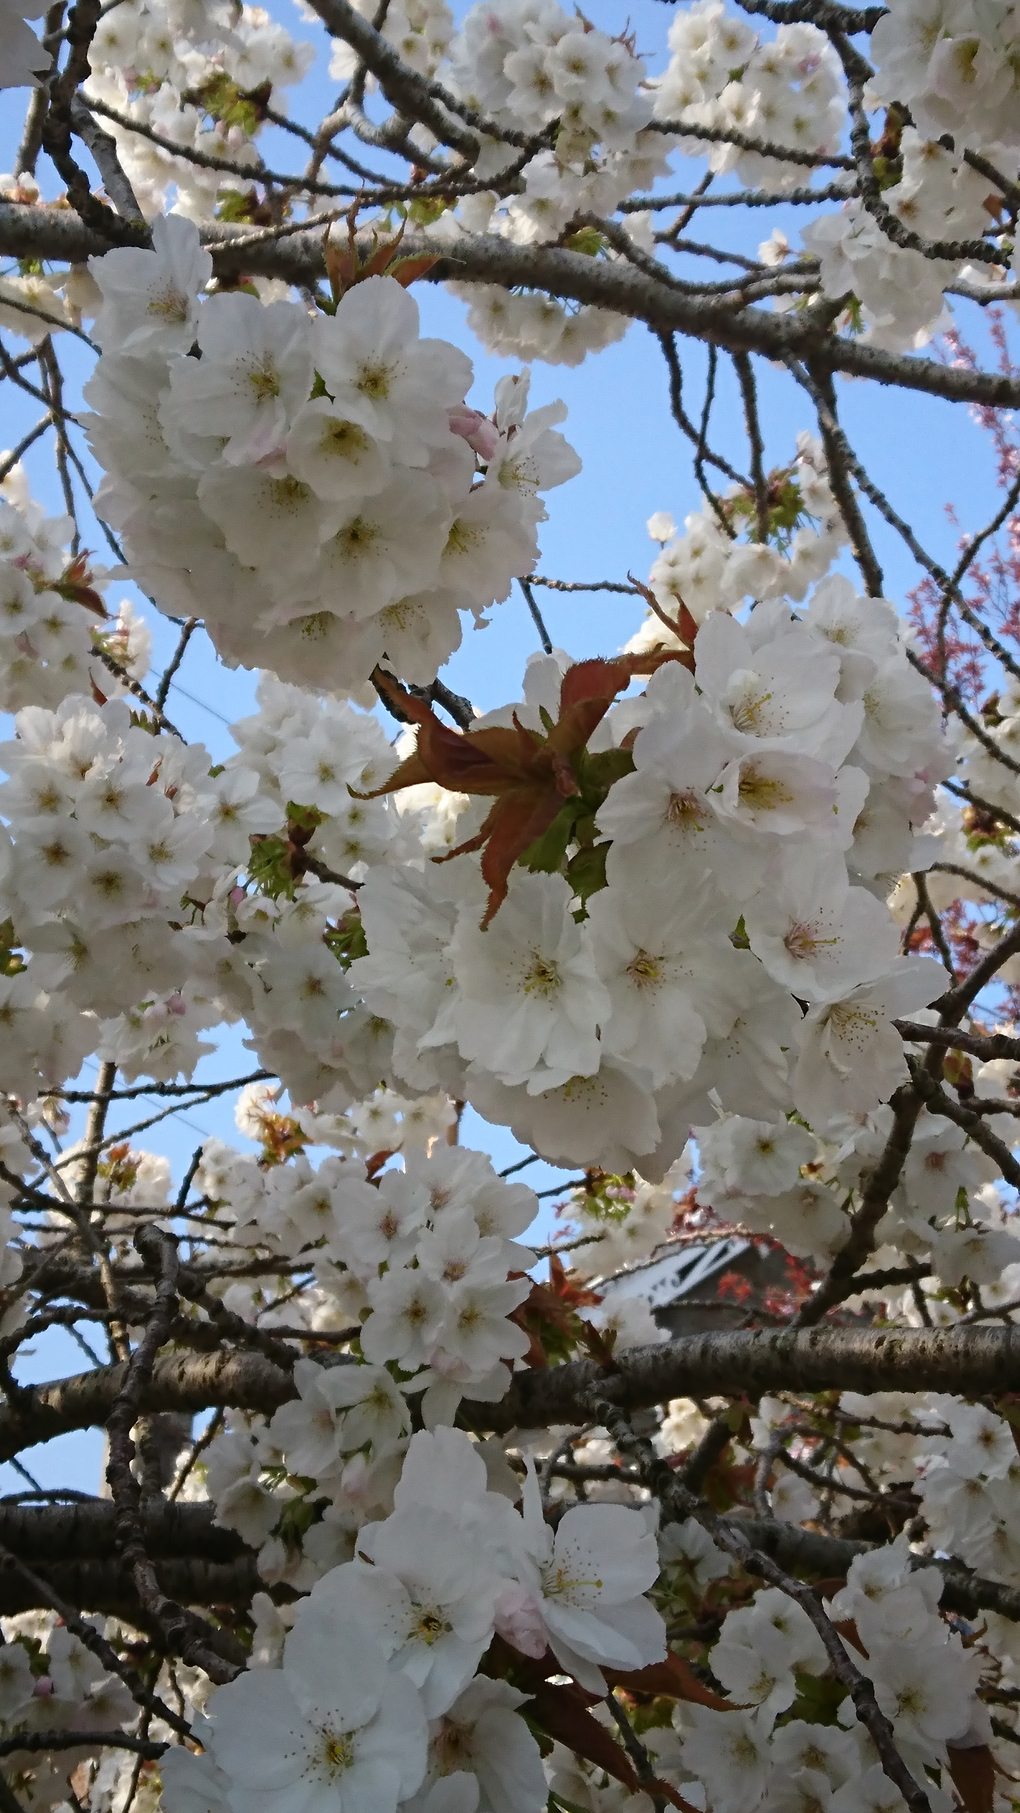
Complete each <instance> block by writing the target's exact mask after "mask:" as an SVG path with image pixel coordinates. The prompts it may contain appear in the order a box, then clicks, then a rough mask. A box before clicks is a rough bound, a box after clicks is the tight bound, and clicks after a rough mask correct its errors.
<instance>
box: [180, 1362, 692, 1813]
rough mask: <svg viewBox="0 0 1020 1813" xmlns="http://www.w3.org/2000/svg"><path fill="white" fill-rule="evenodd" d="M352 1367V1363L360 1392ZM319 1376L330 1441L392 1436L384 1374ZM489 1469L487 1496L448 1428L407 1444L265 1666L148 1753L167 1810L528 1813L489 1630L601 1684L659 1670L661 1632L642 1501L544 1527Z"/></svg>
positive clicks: (519, 1696)
mask: <svg viewBox="0 0 1020 1813" xmlns="http://www.w3.org/2000/svg"><path fill="white" fill-rule="evenodd" d="M337 1371H339V1375H340V1376H339V1377H338V1376H337ZM352 1371H353V1381H352V1380H351V1378H350V1376H348V1379H347V1381H346V1383H347V1385H348V1386H349V1387H350V1388H349V1389H345V1388H342V1387H343V1385H344V1373H347V1374H348V1375H350V1373H351V1372H352ZM359 1372H362V1373H365V1372H369V1373H370V1377H369V1378H368V1379H367V1380H365V1382H364V1385H362V1386H359V1384H358V1373H359ZM327 1384H328V1386H329V1398H330V1401H333V1400H335V1410H336V1414H337V1421H338V1423H342V1424H345V1425H346V1428H347V1434H346V1436H341V1440H342V1441H343V1440H346V1441H347V1442H349V1443H350V1444H351V1445H352V1446H353V1445H355V1444H357V1445H358V1446H359V1447H361V1446H365V1445H367V1444H368V1443H369V1442H371V1441H373V1440H374V1439H376V1438H377V1436H378V1434H379V1433H381V1432H383V1431H385V1430H386V1429H387V1426H389V1427H390V1428H399V1427H400V1424H399V1421H398V1418H399V1410H395V1408H394V1404H393V1390H392V1386H391V1384H390V1381H389V1375H388V1374H387V1373H385V1372H382V1373H381V1374H379V1373H377V1371H376V1369H375V1368H372V1369H367V1368H355V1369H346V1368H342V1369H337V1370H335V1371H334V1372H333V1373H330V1374H327ZM369 1388H371V1390H374V1397H373V1396H372V1395H370V1389H369ZM345 1406H348V1407H346V1408H345ZM281 1415H282V1413H281ZM323 1420H324V1419H323V1417H322V1413H321V1412H320V1422H322V1421H323ZM270 1433H271V1434H272V1433H273V1431H272V1430H271V1432H270ZM503 1468H504V1474H505V1477H501V1476H499V1475H498V1474H497V1484H496V1487H495V1489H492V1488H491V1487H490V1482H489V1479H488V1475H487V1471H486V1466H485V1462H484V1460H483V1457H482V1454H481V1453H480V1451H479V1449H478V1448H477V1446H476V1445H475V1444H474V1443H473V1442H472V1441H471V1439H470V1438H469V1437H468V1436H467V1435H465V1434H464V1433H463V1432H461V1431H459V1430H456V1429H452V1428H448V1427H442V1428H439V1429H436V1430H435V1431H433V1432H432V1433H428V1432H424V1431H423V1432H419V1433H418V1434H417V1435H415V1436H413V1437H412V1439H411V1441H410V1444H409V1445H408V1446H407V1448H406V1453H405V1455H404V1458H403V1462H402V1465H401V1466H400V1469H399V1475H398V1477H396V1478H395V1480H394V1481H393V1483H392V1484H391V1485H390V1488H389V1494H390V1499H391V1504H392V1508H391V1510H390V1511H389V1513H388V1515H386V1516H384V1517H383V1518H382V1519H381V1520H376V1521H373V1522H371V1523H367V1524H365V1525H363V1527H362V1528H361V1530H360V1532H359V1533H358V1535H357V1538H356V1540H355V1543H354V1553H353V1557H352V1559H351V1560H349V1561H345V1562H342V1563H341V1564H340V1565H339V1566H337V1567H334V1568H331V1569H330V1570H329V1571H328V1572H326V1573H325V1574H323V1575H322V1577H321V1578H320V1579H319V1580H318V1581H317V1582H316V1584H315V1585H314V1586H313V1587H312V1590H311V1592H310V1593H309V1594H308V1596H307V1598H304V1599H302V1600H301V1601H300V1603H299V1605H298V1607H297V1609H296V1615H295V1616H294V1619H293V1623H292V1625H291V1628H290V1630H289V1631H287V1632H286V1634H284V1631H283V1628H282V1626H281V1625H280V1624H279V1623H278V1624H277V1630H278V1633H279V1634H278V1636H277V1642H276V1646H275V1653H271V1655H270V1656H268V1657H267V1658H266V1661H265V1663H264V1664H263V1666H261V1667H258V1668H250V1669H249V1670H248V1671H247V1672H245V1673H244V1674H242V1675H241V1676H239V1678H238V1679H237V1680H236V1681H234V1682H232V1683H231V1684H230V1685H229V1686H227V1687H223V1688H221V1689H220V1690H219V1691H218V1692H217V1693H216V1694H215V1695H214V1696H213V1697H212V1699H211V1700H210V1701H209V1703H208V1706H207V1724H206V1725H205V1726H204V1728H203V1742H204V1744H205V1746H206V1747H205V1749H204V1753H203V1755H202V1756H201V1757H196V1756H194V1755H193V1754H191V1753H190V1752H188V1751H186V1750H184V1749H178V1750H175V1751H174V1752H173V1753H172V1755H171V1757H170V1758H169V1759H167V1761H165V1762H164V1765H163V1781H164V1788H163V1804H164V1806H165V1807H166V1808H167V1809H168V1813H187V1810H189V1809H191V1808H192V1807H194V1806H195V1804H196V1802H197V1801H198V1800H199V1799H201V1802H202V1804H203V1805H204V1806H205V1807H206V1808H207V1809H209V1810H210V1813H220V1810H221V1809H222V1810H223V1813H227V1810H228V1809H230V1810H232V1813H236V1810H237V1809H240V1808H241V1807H244V1806H249V1805H250V1804H251V1797H252V1795H253V1794H261V1795H272V1797H273V1798H274V1799H276V1798H278V1797H280V1796H281V1795H285V1796H286V1797H287V1798H288V1801H289V1802H290V1803H291V1804H293V1805H295V1806H300V1807H302V1808H304V1807H312V1806H314V1805H316V1804H326V1805H336V1804H339V1805H341V1806H343V1807H344V1808H349V1809H351V1810H352V1813H353V1810H354V1809H362V1808H364V1809H365V1810H366V1813H367V1809H369V1808H371V1809H372V1813H393V1809H395V1808H396V1806H397V1805H398V1804H400V1805H411V1806H413V1807H414V1808H415V1809H419V1808H424V1807H426V1806H427V1807H430V1808H439V1807H444V1806H445V1807H455V1808H457V1809H461V1808H463V1809H465V1810H466V1809H475V1808H478V1807H480V1806H488V1807H491V1808H493V1809H495V1808H503V1809H505V1810H506V1813H540V1809H541V1808H542V1807H544V1806H545V1804H546V1801H547V1797H548V1785H547V1782H546V1776H545V1771H544V1769H543V1767H542V1759H541V1753H540V1751H539V1747H538V1744H537V1743H536V1741H535V1738H534V1736H533V1735H532V1733H531V1732H530V1730H529V1728H528V1725H527V1724H526V1722H525V1720H524V1719H523V1718H522V1717H521V1715H520V1712H519V1710H518V1708H520V1707H521V1706H523V1705H524V1704H525V1701H526V1699H527V1697H528V1696H527V1695H526V1694H524V1693H522V1692H520V1691H519V1690H518V1689H516V1688H514V1687H513V1686H511V1685H510V1683H509V1682H508V1681H506V1680H501V1679H498V1678H497V1679H493V1678H492V1677H491V1676H490V1675H488V1674H481V1673H477V1672H476V1671H477V1669H478V1665H479V1663H480V1661H481V1659H482V1657H483V1655H484V1653H485V1651H486V1650H487V1649H488V1648H489V1645H490V1644H491V1642H492V1639H493V1637H494V1636H496V1635H497V1634H498V1635H499V1636H500V1637H501V1638H502V1639H503V1641H504V1643H505V1644H506V1645H507V1646H508V1648H509V1650H510V1651H511V1652H517V1654H518V1655H519V1656H521V1657H532V1658H538V1657H541V1656H543V1655H544V1654H545V1651H546V1649H547V1647H548V1648H550V1649H551V1650H552V1653H553V1655H554V1657H555V1659H556V1662H557V1663H558V1664H559V1666H560V1667H561V1668H563V1669H565V1670H567V1671H569V1672H570V1674H572V1675H573V1676H574V1678H575V1679H576V1680H578V1681H579V1682H581V1683H582V1684H583V1685H584V1686H585V1687H587V1688H589V1689H591V1690H593V1691H594V1692H595V1693H596V1694H600V1693H603V1692H604V1691H605V1676H604V1675H603V1673H602V1669H603V1667H611V1668H616V1669H623V1670H628V1669H630V1670H634V1669H640V1668H642V1667H643V1666H646V1665H648V1664H650V1663H654V1662H658V1661H661V1660H662V1658H663V1657H664V1655H665V1626H664V1624H663V1621H662V1618H661V1615H660V1613H659V1612H658V1611H656V1609H655V1608H654V1606H653V1605H652V1604H651V1603H650V1602H649V1600H648V1599H647V1598H646V1597H645V1594H646V1592H647V1590H648V1588H649V1587H651V1586H652V1585H653V1584H654V1581H655V1578H656V1575H657V1573H658V1566H659V1564H658V1556H657V1552H656V1543H655V1538H654V1535H653V1534H652V1532H651V1531H650V1529H649V1527H648V1524H647V1522H646V1519H645V1517H644V1516H643V1514H642V1512H641V1511H640V1510H638V1509H635V1508H629V1507H625V1506H620V1505H590V1506H578V1507H576V1508H575V1509H572V1510H569V1511H568V1512H567V1513H566V1515H565V1517H564V1518H563V1519H562V1521H561V1522H560V1524H559V1526H558V1528H557V1530H556V1533H555V1536H554V1535H553V1532H552V1531H551V1530H550V1529H549V1526H548V1525H547V1523H546V1522H545V1520H544V1518H543V1515H542V1506H541V1500H540V1498H539V1495H538V1486H537V1482H536V1480H535V1475H534V1470H533V1469H531V1470H530V1471H529V1473H528V1476H527V1478H526V1480H525V1484H524V1497H523V1506H522V1510H521V1511H517V1510H516V1509H515V1508H514V1504H513V1499H514V1498H516V1497H517V1496H518V1495H519V1490H520V1488H519V1485H518V1484H517V1483H516V1482H515V1481H514V1480H513V1476H512V1475H511V1474H510V1472H509V1469H508V1468H506V1464H505V1462H504V1463H503ZM480 1797H481V1798H480Z"/></svg>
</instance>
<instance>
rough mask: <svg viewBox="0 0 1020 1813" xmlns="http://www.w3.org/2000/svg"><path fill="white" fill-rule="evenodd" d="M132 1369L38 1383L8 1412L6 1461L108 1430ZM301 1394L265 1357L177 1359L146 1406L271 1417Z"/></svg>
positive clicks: (1, 1431) (157, 1379)
mask: <svg viewBox="0 0 1020 1813" xmlns="http://www.w3.org/2000/svg"><path fill="white" fill-rule="evenodd" d="M126 1370H127V1368H126V1366H125V1365H124V1364H121V1365H119V1366H97V1367H96V1368H95V1370H94V1371H92V1372H82V1373H78V1374H76V1375H75V1376H74V1377H73V1378H67V1379H58V1380H56V1381H55V1382H54V1383H53V1384H50V1385H31V1386H27V1387H26V1388H25V1389H24V1390H23V1391H21V1392H19V1394H18V1399H17V1403H8V1404H5V1405H4V1406H3V1408H2V1409H0V1459H3V1460H9V1459H10V1458H11V1456H12V1455H14V1454H17V1453H18V1452H19V1451H20V1449H22V1448H26V1447H31V1446H33V1445H34V1444H35V1443H36V1442H47V1441H51V1440H52V1438H53V1437H54V1436H55V1435H64V1434H65V1433H66V1432H67V1430H69V1429H89V1428H93V1427H96V1428H98V1427H101V1426H102V1425H103V1424H104V1423H105V1422H106V1419H107V1417H108V1416H109V1414H110V1412H111V1410H112V1409H113V1405H114V1401H115V1399H116V1397H117V1393H118V1391H119V1390H120V1389H121V1387H122V1385H123V1383H124V1375H125V1372H126ZM293 1396H294V1386H293V1383H292V1381H291V1378H290V1375H289V1373H286V1372H284V1370H283V1369H282V1367H280V1366H274V1365H273V1362H272V1361H271V1360H267V1359H265V1358H264V1356H263V1355H262V1354H254V1353H246V1354H236V1353H212V1354H191V1353H187V1354H171V1355H169V1356H167V1357H165V1358H163V1359H160V1360H157V1361H156V1364H155V1365H154V1367H153V1369H152V1376H151V1378H150V1379H149V1381H148V1384H147V1385H146V1388H145V1390H144V1392H143V1393H142V1396H141V1402H140V1405H139V1409H140V1410H141V1411H143V1412H146V1413H148V1414H152V1413H153V1412H155V1411H159V1410H185V1411H187V1410H191V1411H198V1410H206V1409H211V1408H215V1407H217V1406H220V1405H224V1406H225V1405H230V1406H232V1407H233V1408H234V1409H237V1410H261V1411H264V1412H265V1413H266V1414H267V1415H271V1414H272V1412H273V1411H274V1410H275V1409H276V1408H277V1406H278V1405H279V1404H282V1403H284V1402H285V1400H286V1399H287V1398H290V1397H293Z"/></svg>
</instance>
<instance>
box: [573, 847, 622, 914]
mask: <svg viewBox="0 0 1020 1813" xmlns="http://www.w3.org/2000/svg"><path fill="white" fill-rule="evenodd" d="M611 848H612V846H611V845H610V844H608V843H604V844H586V845H585V846H584V848H583V849H581V850H578V852H577V855H576V856H573V857H571V860H570V861H569V862H568V864H567V880H568V881H569V883H570V885H571V887H572V888H573V890H574V893H575V894H576V895H577V898H578V899H579V900H580V901H582V902H584V901H586V900H588V899H590V897H591V895H592V894H598V893H600V892H601V890H602V889H603V888H604V887H606V886H607V885H608V884H607V882H606V857H607V856H608V855H609V851H610V849H611Z"/></svg>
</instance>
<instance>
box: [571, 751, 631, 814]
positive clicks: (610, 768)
mask: <svg viewBox="0 0 1020 1813" xmlns="http://www.w3.org/2000/svg"><path fill="white" fill-rule="evenodd" d="M633 772H634V757H633V756H632V755H631V752H630V750H629V749H600V750H599V751H598V752H597V754H595V755H590V754H589V753H588V751H587V750H582V752H581V755H580V758H579V759H578V762H577V784H578V786H579V787H580V789H581V791H582V793H583V794H584V796H585V798H586V799H589V800H591V802H592V805H593V806H596V805H597V806H601V804H602V802H603V800H604V799H605V797H606V794H607V793H608V792H609V789H610V787H612V786H613V785H614V783H615V782H616V781H619V780H622V779H623V776H624V775H625V774H633Z"/></svg>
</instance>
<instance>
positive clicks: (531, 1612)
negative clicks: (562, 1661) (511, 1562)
mask: <svg viewBox="0 0 1020 1813" xmlns="http://www.w3.org/2000/svg"><path fill="white" fill-rule="evenodd" d="M496 1629H497V1631H498V1632H499V1635H500V1636H501V1637H502V1638H503V1641H504V1642H505V1643H509V1644H510V1646H511V1648H512V1649H516V1650H519V1651H520V1653H521V1655H522V1656H535V1657H538V1656H544V1655H545V1652H546V1650H547V1648H548V1646H549V1633H548V1631H547V1630H546V1627H545V1619H544V1618H543V1616H542V1607H541V1605H540V1604H539V1602H538V1600H537V1599H536V1597H535V1595H534V1593H533V1592H531V1591H530V1590H529V1588H528V1587H526V1586H521V1585H520V1583H519V1582H518V1581H516V1580H511V1581H508V1582H507V1584H506V1586H505V1587H504V1588H503V1591H502V1592H501V1593H500V1595H499V1598H498V1599H497V1600H496Z"/></svg>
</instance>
